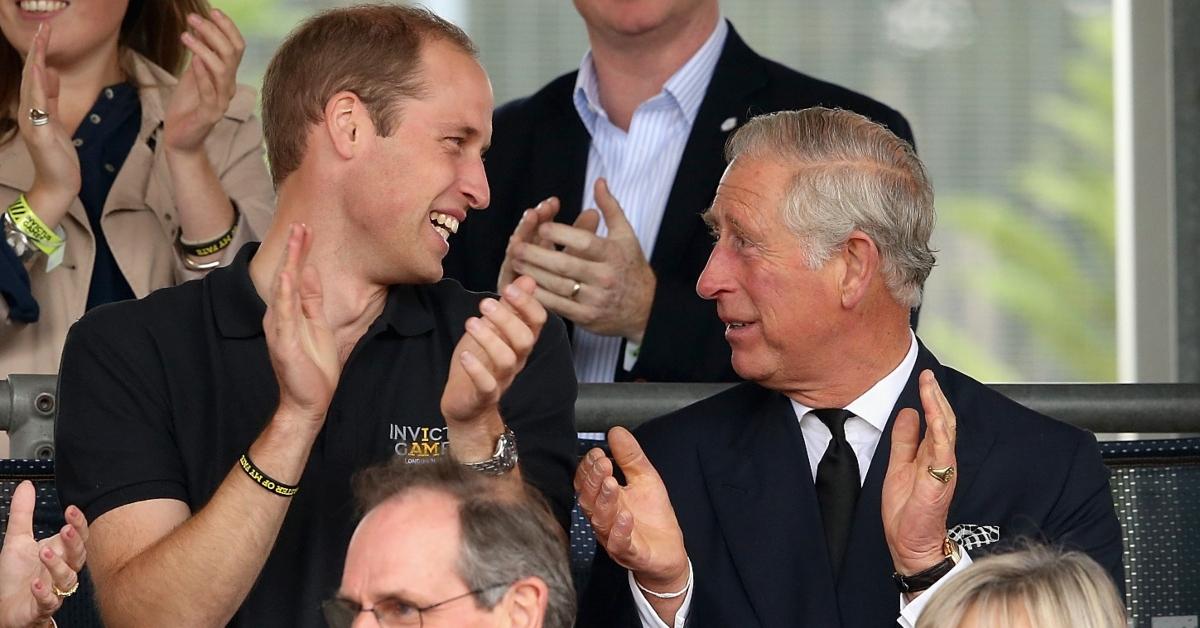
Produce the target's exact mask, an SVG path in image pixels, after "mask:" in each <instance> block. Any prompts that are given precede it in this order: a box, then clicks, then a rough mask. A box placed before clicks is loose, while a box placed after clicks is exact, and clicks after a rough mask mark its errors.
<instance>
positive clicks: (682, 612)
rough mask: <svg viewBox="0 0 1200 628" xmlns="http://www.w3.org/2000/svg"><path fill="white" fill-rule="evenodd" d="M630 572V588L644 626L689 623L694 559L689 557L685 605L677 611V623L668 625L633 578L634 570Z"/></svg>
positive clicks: (680, 626)
mask: <svg viewBox="0 0 1200 628" xmlns="http://www.w3.org/2000/svg"><path fill="white" fill-rule="evenodd" d="M627 573H628V574H629V589H630V590H631V591H633V604H634V606H636V607H637V614H638V619H639V620H641V622H642V628H683V625H684V624H686V623H687V616H688V611H690V610H691V607H692V590H693V589H695V586H694V585H693V580H694V578H693V573H692V559H690V558H689V559H688V585H687V593H686V594H684V596H683V605H682V606H680V607H679V610H678V611H676V612H675V623H674V624H673V625H671V626H668V625H667V624H666V622H664V621H663V620H662V618H660V617H659V616H658V613H656V612H654V607H653V606H650V600H647V599H646V594H645V593H643V592H642V590H641V589H640V588H639V587H638V585H637V582H635V581H634V579H633V572H632V571H630V572H627Z"/></svg>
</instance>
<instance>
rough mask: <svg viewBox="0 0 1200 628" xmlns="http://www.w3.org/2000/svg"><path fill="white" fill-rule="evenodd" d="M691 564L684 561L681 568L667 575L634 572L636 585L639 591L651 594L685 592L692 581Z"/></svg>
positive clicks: (670, 571)
mask: <svg viewBox="0 0 1200 628" xmlns="http://www.w3.org/2000/svg"><path fill="white" fill-rule="evenodd" d="M691 574H692V569H691V562H690V561H684V563H683V566H682V567H680V568H675V569H671V570H669V571H667V572H665V575H653V574H647V573H645V572H634V574H633V579H634V584H637V585H638V588H639V589H642V590H643V591H647V592H648V593H651V594H655V593H657V594H663V595H672V594H674V593H677V592H679V591H683V590H685V589H686V587H687V586H688V583H689V582H690V581H691Z"/></svg>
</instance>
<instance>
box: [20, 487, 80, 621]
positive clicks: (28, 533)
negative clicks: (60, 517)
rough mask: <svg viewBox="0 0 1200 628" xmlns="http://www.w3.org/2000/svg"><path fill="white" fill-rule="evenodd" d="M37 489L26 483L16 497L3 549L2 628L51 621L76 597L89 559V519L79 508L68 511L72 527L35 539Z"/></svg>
mask: <svg viewBox="0 0 1200 628" xmlns="http://www.w3.org/2000/svg"><path fill="white" fill-rule="evenodd" d="M35 497H36V495H35V491H34V488H33V484H32V483H30V482H29V481H28V480H26V481H24V482H21V484H20V485H18V486H17V490H16V491H14V492H13V496H12V504H11V506H10V507H9V519H8V530H7V531H6V532H5V536H4V547H3V548H2V549H0V626H3V627H4V628H35V627H41V626H47V625H49V621H50V617H51V616H52V615H54V613H55V611H57V610H58V608H59V607H60V606H61V605H62V602H63V600H64V599H66V597H68V596H70V595H71V593H73V592H74V591H75V588H76V586H77V585H78V583H79V572H80V571H81V570H82V569H83V564H84V561H85V560H86V558H87V550H86V549H85V548H84V543H86V542H87V538H88V525H87V519H86V518H84V516H83V513H82V512H80V511H79V509H78V508H76V507H74V506H70V507H68V508H67V510H66V513H65V517H66V520H67V525H65V526H63V528H62V530H61V531H60V532H59V533H58V534H55V535H54V536H52V537H50V538H47V539H43V540H41V541H37V540H34V538H33V509H34V501H35Z"/></svg>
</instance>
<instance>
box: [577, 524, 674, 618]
mask: <svg viewBox="0 0 1200 628" xmlns="http://www.w3.org/2000/svg"><path fill="white" fill-rule="evenodd" d="M628 573H629V572H628V571H627V570H626V569H625V568H624V567H622V566H620V565H618V564H617V563H616V562H614V561H613V559H611V558H609V556H608V553H607V552H605V551H604V548H603V547H600V546H599V544H597V546H596V558H595V559H593V560H592V569H591V573H590V574H589V576H588V583H587V588H586V589H585V590H584V593H583V596H582V598H581V599H580V602H579V619H578V620H577V621H576V622H575V628H642V622H641V620H639V619H638V615H637V607H636V606H635V605H634V603H633V593H632V592H631V591H630V590H629V581H628V576H627V574H628ZM694 624H695V622H689V625H694Z"/></svg>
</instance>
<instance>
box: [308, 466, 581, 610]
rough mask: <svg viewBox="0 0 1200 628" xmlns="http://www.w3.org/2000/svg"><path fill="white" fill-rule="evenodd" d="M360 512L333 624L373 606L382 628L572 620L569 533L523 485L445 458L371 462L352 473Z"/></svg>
mask: <svg viewBox="0 0 1200 628" xmlns="http://www.w3.org/2000/svg"><path fill="white" fill-rule="evenodd" d="M355 493H356V494H357V496H358V501H359V505H360V507H361V508H362V510H363V511H364V512H365V513H366V514H365V515H364V516H363V518H362V521H361V522H360V523H359V524H358V528H357V529H356V530H355V531H354V536H353V538H351V540H350V548H349V549H348V550H347V552H346V567H345V570H344V572H343V573H342V584H341V587H340V588H339V590H338V593H337V595H336V596H335V597H334V598H333V599H331V600H329V601H327V602H325V605H324V611H325V618H326V620H327V621H328V622H329V626H330V628H349V627H350V626H351V625H352V624H354V622H355V621H356V620H357V619H358V617H359V616H360V615H361V614H362V613H373V614H374V615H375V620H376V621H377V622H378V625H379V626H381V627H382V628H398V627H408V626H417V627H421V628H432V627H434V626H480V627H486V626H511V627H513V628H524V627H545V628H570V626H572V625H574V622H575V589H574V587H573V585H572V584H571V575H570V567H569V563H568V559H567V539H566V536H565V534H564V533H563V529H562V527H561V526H560V525H558V523H557V522H556V521H555V519H554V516H553V515H551V514H550V509H549V507H548V506H547V505H546V501H545V500H544V499H543V498H542V496H541V495H540V494H538V493H537V492H536V491H535V490H533V489H531V488H529V487H528V486H527V485H525V484H524V483H514V482H505V481H503V480H501V479H498V478H493V477H489V476H485V475H482V474H479V473H474V472H472V471H470V470H469V469H466V468H464V467H463V466H462V465H457V464H453V463H451V462H449V461H447V460H437V461H435V462H430V463H406V462H405V461H404V460H403V459H396V460H394V461H393V462H392V463H391V464H388V465H385V466H379V467H372V468H370V469H367V470H365V471H363V472H362V473H360V474H359V475H358V476H357V478H356V479H355Z"/></svg>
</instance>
